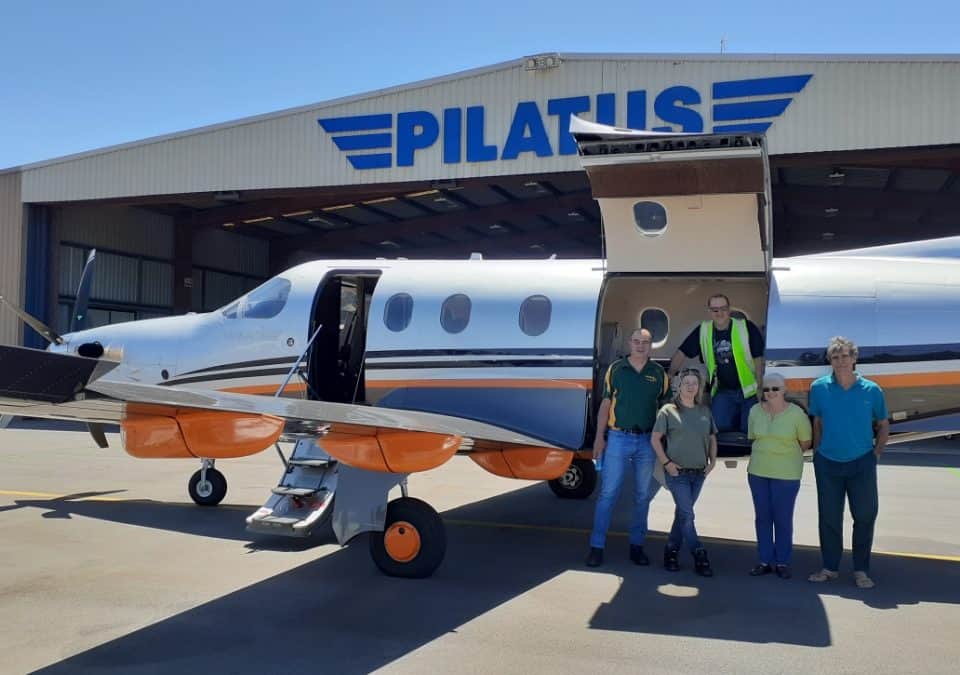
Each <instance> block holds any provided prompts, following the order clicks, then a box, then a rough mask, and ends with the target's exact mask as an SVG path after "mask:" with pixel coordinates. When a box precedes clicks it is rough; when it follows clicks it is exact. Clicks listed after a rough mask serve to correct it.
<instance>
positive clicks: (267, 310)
mask: <svg viewBox="0 0 960 675" xmlns="http://www.w3.org/2000/svg"><path fill="white" fill-rule="evenodd" d="M289 295H290V282H289V281H288V280H287V279H281V278H276V279H271V280H270V281H268V282H267V283H265V284H264V285H263V286H260V287H259V288H255V289H253V290H252V291H250V293H249V294H248V295H247V299H246V300H245V301H244V303H243V318H244V319H272V318H273V317H275V316H276V315H277V314H279V313H280V311H281V310H282V309H283V308H284V307H285V306H286V304H287V297H288V296H289Z"/></svg>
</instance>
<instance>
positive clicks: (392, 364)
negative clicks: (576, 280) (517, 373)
mask: <svg viewBox="0 0 960 675" xmlns="http://www.w3.org/2000/svg"><path fill="white" fill-rule="evenodd" d="M592 365H593V360H592V359H537V360H532V359H526V360H524V359H503V360H495V361H494V360H489V359H479V360H469V361H384V362H378V363H368V364H367V370H373V371H376V370H423V369H425V368H589V367H591V366H592Z"/></svg>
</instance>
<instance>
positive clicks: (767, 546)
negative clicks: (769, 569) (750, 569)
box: [747, 473, 800, 565]
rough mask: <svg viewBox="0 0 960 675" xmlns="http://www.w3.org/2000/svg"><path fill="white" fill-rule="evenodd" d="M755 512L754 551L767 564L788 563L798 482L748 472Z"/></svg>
mask: <svg viewBox="0 0 960 675" xmlns="http://www.w3.org/2000/svg"><path fill="white" fill-rule="evenodd" d="M747 481H748V482H749V483H750V494H751V495H753V510H754V512H755V513H756V514H757V518H756V527H757V552H758V553H759V555H760V562H762V563H766V564H767V565H789V564H790V556H791V554H792V553H793V507H794V504H796V503H797V493H798V492H799V491H800V481H798V480H784V479H781V478H765V477H763V476H754V475H753V474H752V473H750V474H747Z"/></svg>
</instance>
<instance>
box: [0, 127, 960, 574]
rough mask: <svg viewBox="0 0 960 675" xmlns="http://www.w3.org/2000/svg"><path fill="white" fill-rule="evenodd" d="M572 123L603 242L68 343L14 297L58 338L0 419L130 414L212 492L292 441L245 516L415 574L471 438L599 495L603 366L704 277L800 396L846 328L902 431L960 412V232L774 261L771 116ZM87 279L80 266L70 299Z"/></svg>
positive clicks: (431, 548) (396, 272) (125, 425)
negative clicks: (434, 494)
mask: <svg viewBox="0 0 960 675" xmlns="http://www.w3.org/2000/svg"><path fill="white" fill-rule="evenodd" d="M571 133H572V134H573V136H574V138H575V139H576V141H577V144H578V149H579V154H580V158H581V163H582V165H583V167H584V169H585V171H586V173H587V175H588V178H589V180H590V183H591V187H592V191H593V195H594V197H595V198H596V199H597V201H598V202H599V205H600V208H601V212H602V215H603V237H604V246H605V249H606V255H605V257H604V258H603V259H602V260H557V259H547V260H537V261H493V260H484V259H482V257H481V256H479V255H474V256H471V259H469V260H457V261H450V260H447V261H420V260H417V261H413V260H383V259H378V260H318V261H313V262H308V263H304V264H301V265H298V266H296V267H294V268H292V269H289V270H287V271H285V272H283V273H281V274H279V275H277V276H276V277H274V278H272V279H270V280H268V281H266V282H265V283H264V284H262V285H261V286H259V287H258V288H256V289H254V290H252V291H250V292H249V293H247V294H246V295H244V296H242V297H241V298H239V299H237V300H236V301H233V302H231V303H229V304H227V305H226V306H225V307H223V308H221V309H219V310H216V311H212V312H207V313H203V314H187V315H184V316H177V317H167V318H160V319H150V320H144V321H134V322H129V323H123V324H114V325H109V326H102V327H97V328H84V327H83V325H82V322H76V323H75V325H73V326H72V330H71V332H69V333H67V334H65V335H62V336H61V335H57V334H56V333H55V332H54V331H53V330H51V329H50V328H49V327H47V326H45V325H43V324H42V322H40V321H39V320H37V319H36V318H34V317H31V316H29V315H28V314H26V313H25V312H24V311H23V310H21V309H19V308H17V307H13V309H14V311H16V312H17V313H18V315H20V316H21V318H23V320H24V321H25V322H27V323H28V324H30V325H31V326H33V327H34V328H35V329H36V330H37V331H38V332H40V333H41V334H42V335H44V336H45V337H46V338H47V339H48V340H49V341H50V345H49V346H48V348H47V349H46V350H36V349H28V348H24V347H17V346H0V414H4V415H22V416H33V417H49V418H57V419H69V420H83V421H86V422H87V423H88V424H89V426H90V431H91V433H92V435H93V436H94V438H95V439H96V440H97V443H98V445H101V447H103V446H105V445H106V437H105V434H104V433H103V425H104V424H119V425H120V430H121V442H122V444H123V447H124V449H125V450H126V452H128V453H129V454H131V455H133V456H135V457H143V458H173V457H177V458H197V459H200V460H201V467H200V470H198V471H197V472H196V473H195V474H194V475H193V476H192V477H191V479H190V481H189V484H188V491H189V493H190V496H191V498H192V499H193V500H194V501H195V502H196V503H198V504H201V505H214V504H216V503H219V502H220V501H221V500H222V499H223V498H224V496H225V494H226V490H227V483H226V479H225V477H224V476H223V474H222V473H221V472H220V471H218V470H217V469H216V468H215V462H216V461H217V460H222V459H227V458H233V457H242V456H246V455H250V454H254V453H257V452H261V451H263V450H265V449H268V448H270V447H276V449H277V451H278V453H279V454H280V458H281V461H282V462H283V468H284V471H283V476H282V478H281V482H280V485H278V486H277V487H276V488H274V489H273V494H272V495H271V496H270V498H269V499H268V501H267V502H266V503H265V505H264V507H262V508H261V509H259V510H258V511H257V512H256V513H254V514H252V515H251V516H250V517H249V518H248V519H247V523H248V528H249V529H252V530H255V531H269V532H276V533H278V534H288V535H292V536H304V535H305V534H307V533H309V531H310V530H311V528H312V527H313V526H315V525H316V524H317V523H318V522H320V521H322V519H323V518H326V517H329V518H331V519H332V525H333V530H334V533H335V534H336V537H337V539H338V541H339V542H340V543H342V544H345V543H347V542H348V541H350V540H352V539H353V538H354V537H356V536H357V535H359V534H362V533H365V532H370V533H371V535H370V537H369V543H370V553H371V557H372V558H373V561H374V563H375V564H376V565H377V566H378V567H379V568H380V569H381V571H383V572H384V573H386V574H388V575H393V576H402V577H427V576H430V575H431V574H432V573H433V572H434V571H435V570H436V569H437V567H438V566H439V565H440V563H441V562H442V560H443V557H444V555H445V551H446V537H445V533H444V528H443V521H442V518H441V517H440V516H439V514H437V512H436V511H435V510H434V509H433V508H432V507H431V506H430V505H429V504H427V503H425V502H423V501H421V500H419V499H416V498H414V497H411V496H410V495H409V494H408V492H409V490H408V486H407V481H406V478H407V476H408V475H409V474H410V473H414V472H418V471H427V470H430V469H433V468H435V467H438V466H440V465H442V464H443V463H445V462H446V461H448V460H449V459H450V458H451V457H452V456H453V455H455V454H458V453H459V454H464V455H467V456H469V457H470V458H471V459H472V460H473V461H474V462H476V463H477V464H478V465H480V466H481V467H482V468H483V469H485V470H487V471H490V472H492V473H494V474H496V475H499V476H504V477H508V478H518V479H531V480H547V481H549V482H550V487H551V489H553V491H554V492H555V493H556V494H557V495H558V496H560V497H568V498H585V497H588V496H589V495H590V494H591V493H592V491H593V489H594V486H595V483H596V480H597V474H596V470H595V469H594V466H593V464H592V462H591V460H590V457H591V455H590V452H589V447H590V446H591V441H592V437H593V425H594V417H595V414H596V408H597V406H598V403H599V402H598V400H597V399H598V396H597V394H596V392H597V391H598V387H599V385H600V382H601V379H602V376H603V373H604V372H605V370H606V367H607V365H608V364H609V363H611V362H612V361H613V360H614V359H616V358H618V357H619V356H621V355H623V354H624V353H625V352H626V351H627V350H626V344H627V340H628V338H629V334H630V332H631V331H632V330H633V329H634V328H636V327H638V326H642V327H646V328H648V329H649V330H650V331H651V332H652V334H653V338H654V344H653V354H652V355H653V357H654V358H655V359H658V360H660V361H661V362H667V361H669V359H670V357H671V356H672V354H673V353H674V352H675V351H676V349H677V347H678V346H679V344H680V342H681V341H682V340H683V339H684V337H685V336H686V335H687V334H688V332H689V331H690V330H691V329H692V328H693V327H694V326H695V325H697V323H698V322H699V321H700V320H702V319H704V318H705V316H704V314H705V312H704V307H705V303H706V299H707V298H708V297H709V296H710V295H712V294H713V293H724V294H726V295H727V296H729V298H730V299H731V301H732V303H733V305H734V308H735V310H736V312H739V314H740V315H741V316H746V317H749V318H750V319H752V320H753V321H754V322H756V323H757V324H758V325H759V326H760V327H761V328H762V329H764V330H765V333H766V368H767V369H768V370H776V371H778V372H780V373H782V374H783V375H784V377H785V378H786V381H787V386H788V389H789V391H790V394H791V398H792V399H793V400H795V401H797V402H798V403H800V404H801V405H804V404H805V401H806V391H807V389H808V388H809V384H810V382H811V381H812V380H813V379H814V378H816V377H819V376H820V375H822V374H824V373H827V372H829V366H828V365H827V361H826V358H825V346H826V344H827V342H828V340H829V338H830V337H831V336H833V335H838V334H842V335H845V336H847V337H848V338H851V339H853V340H854V341H855V342H857V343H858V344H859V345H860V359H859V363H858V370H859V372H861V373H862V374H863V375H865V376H868V377H871V378H872V379H874V380H875V381H877V382H878V383H879V384H880V385H881V386H882V387H883V388H884V390H885V392H886V396H887V403H888V407H889V409H890V411H891V420H892V422H894V423H895V426H894V432H896V431H899V430H901V429H902V430H903V431H904V432H905V433H903V434H900V436H899V438H901V439H913V438H919V437H925V436H937V435H948V434H953V433H957V431H958V430H960V423H958V422H957V420H956V419H955V418H952V417H950V415H951V414H953V413H956V412H958V411H960V388H958V387H957V386H956V385H957V384H958V383H960V348H958V345H957V342H956V338H955V335H956V334H957V329H958V327H960V298H958V294H957V291H956V289H957V287H958V285H960V262H958V260H957V255H956V253H957V249H958V247H960V238H950V239H946V240H934V241H929V242H921V243H914V244H903V245H894V246H886V247H878V248H876V249H862V250H856V251H847V252H839V253H830V254H820V255H809V256H800V257H794V258H785V259H774V258H773V256H772V249H771V247H772V241H773V239H772V222H771V209H770V179H769V168H768V161H767V155H766V149H765V144H764V137H763V136H762V134H755V133H748V132H747V133H741V132H736V133H720V134H664V133H650V132H645V131H636V130H629V129H619V128H614V127H609V126H605V125H600V124H594V123H591V122H586V121H583V120H580V119H579V118H574V119H573V120H572V122H571ZM86 276H87V273H86V271H85V272H84V277H86ZM88 296H89V283H88V284H87V290H86V291H84V290H83V289H81V291H80V292H78V302H77V304H78V306H79V309H78V310H77V311H75V315H77V316H78V317H82V315H83V314H84V313H85V305H86V302H87V299H88ZM4 302H5V303H6V304H7V305H8V306H9V305H10V303H9V302H8V301H4ZM897 438H898V437H896V436H895V437H894V440H896V439H897ZM281 440H289V441H294V442H295V447H294V450H293V453H292V454H291V455H290V456H289V457H286V456H285V455H284V454H283V451H282V449H281V448H280V446H279V444H278V443H279V441H281ZM721 442H722V443H726V444H728V445H730V446H732V447H735V448H736V447H739V448H740V449H741V450H742V451H745V450H747V449H748V443H747V441H746V439H745V438H744V437H743V436H742V435H740V434H735V433H729V434H726V437H724V435H722V437H721ZM740 454H743V452H741V453H740ZM398 487H399V489H400V493H401V496H400V497H399V498H395V499H389V496H390V493H391V491H392V490H394V489H395V488H398ZM334 497H335V498H334Z"/></svg>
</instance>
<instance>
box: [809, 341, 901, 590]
mask: <svg viewBox="0 0 960 675" xmlns="http://www.w3.org/2000/svg"><path fill="white" fill-rule="evenodd" d="M858 353H859V350H858V349H857V345H855V344H854V343H853V342H851V341H850V340H848V339H847V338H844V337H840V336H837V337H835V338H832V339H831V340H830V344H829V345H828V346H827V358H829V359H830V365H831V366H833V372H832V373H831V374H830V375H824V376H823V377H821V378H820V379H818V380H814V382H813V384H812V385H810V399H809V404H810V414H811V415H812V416H813V450H814V452H815V453H816V454H814V456H813V468H814V471H815V473H816V476H817V506H818V511H819V521H820V522H819V525H820V552H821V554H822V555H823V569H822V570H820V571H819V572H814V573H813V574H811V575H810V577H809V579H810V581H814V582H823V581H830V580H832V579H836V578H837V576H838V575H839V569H840V557H841V556H842V555H843V506H844V501H845V500H847V499H849V501H850V514H851V515H852V516H853V570H854V571H853V578H854V581H855V582H856V584H857V586H859V587H860V588H872V587H873V585H874V583H873V580H872V579H871V578H870V576H869V571H870V549H871V548H872V546H873V526H874V523H875V522H876V520H877V511H878V507H879V500H878V497H877V458H878V457H880V455H881V454H882V453H883V449H884V447H885V446H886V444H887V437H888V436H889V435H890V423H889V422H888V421H887V404H886V402H885V401H884V399H883V391H882V390H881V389H880V387H879V386H877V384H876V383H875V382H872V381H870V380H868V379H866V378H865V377H861V376H860V374H859V373H857V371H856V365H857V356H858Z"/></svg>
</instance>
